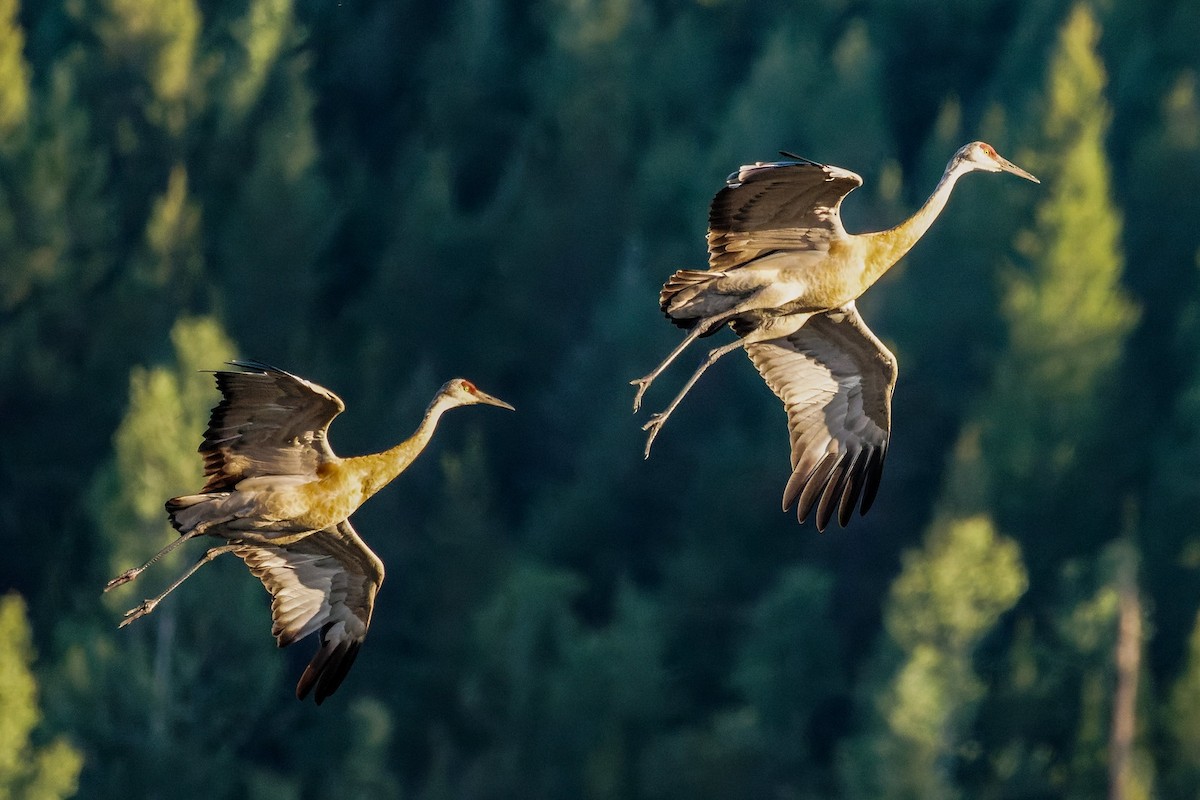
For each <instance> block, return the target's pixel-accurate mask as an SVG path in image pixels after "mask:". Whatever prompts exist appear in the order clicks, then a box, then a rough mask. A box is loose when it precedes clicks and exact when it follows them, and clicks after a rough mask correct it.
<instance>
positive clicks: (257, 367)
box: [217, 358, 286, 375]
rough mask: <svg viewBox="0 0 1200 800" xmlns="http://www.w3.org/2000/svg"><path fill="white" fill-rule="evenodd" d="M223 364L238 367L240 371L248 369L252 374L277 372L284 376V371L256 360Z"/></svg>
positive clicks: (242, 360) (236, 360)
mask: <svg viewBox="0 0 1200 800" xmlns="http://www.w3.org/2000/svg"><path fill="white" fill-rule="evenodd" d="M225 363H226V364H228V365H229V366H231V367H239V368H240V369H248V370H252V371H254V372H279V373H284V374H286V370H282V369H280V368H279V367H273V366H271V365H270V364H268V363H267V362H265V361H259V360H258V359H254V358H245V359H243V358H235V359H233V360H231V361H226V362H225ZM217 374H218V375H220V374H221V373H219V372H218V373H217Z"/></svg>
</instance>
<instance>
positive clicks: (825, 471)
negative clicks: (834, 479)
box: [796, 453, 837, 530]
mask: <svg viewBox="0 0 1200 800" xmlns="http://www.w3.org/2000/svg"><path fill="white" fill-rule="evenodd" d="M836 459H837V454H836V453H826V454H825V457H824V458H822V459H821V461H820V463H818V464H817V466H816V467H815V468H814V469H813V471H812V474H811V475H810V476H809V478H808V482H807V483H806V484H805V486H804V491H802V492H801V493H800V499H799V501H797V504H796V518H797V519H799V520H800V522H804V520H806V519H808V515H809V513H810V512H811V511H812V510H813V506H814V505H815V504H816V502H817V498H818V497H820V495H821V490H822V489H824V488H825V484H826V483H828V482H829V475H830V473H831V472H833V467H834V465H835V464H836V463H837V461H836ZM817 530H822V528H821V526H820V525H819V524H818V525H817Z"/></svg>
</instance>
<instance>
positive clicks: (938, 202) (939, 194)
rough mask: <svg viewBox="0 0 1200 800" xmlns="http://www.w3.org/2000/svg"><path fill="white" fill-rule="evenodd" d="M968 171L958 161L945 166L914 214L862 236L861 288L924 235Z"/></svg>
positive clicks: (872, 280)
mask: <svg viewBox="0 0 1200 800" xmlns="http://www.w3.org/2000/svg"><path fill="white" fill-rule="evenodd" d="M970 171H971V170H970V167H965V168H964V166H963V165H962V164H961V163H960V162H957V161H951V162H950V163H949V164H948V165H946V171H945V172H944V173H942V179H941V180H940V181H938V185H937V186H936V187H935V188H934V190H933V194H931V195H929V199H928V200H926V201H925V204H924V205H923V206H921V207H920V208H919V209H917V213H915V214H913V215H912V216H911V217H909V218H908V219H906V220H905V221H904V222H901V223H900V224H899V225H897V226H896V227H894V228H889V229H888V230H886V231H879V232H877V233H870V234H867V235H866V238H867V241H868V251H867V258H866V274H865V275H864V279H865V281H864V288H866V287H867V286H870V285H871V284H873V283H875V281H877V280H879V278H880V276H882V275H883V273H885V272H887V271H888V270H889V269H891V267H892V265H893V264H895V263H896V262H897V261H899V260H900V259H901V258H903V257H904V254H905V253H907V252H908V251H909V250H910V249H912V246H913V245H914V244H916V243H917V241H918V240H919V239H920V238H921V237H922V236H924V235H925V232H926V231H928V230H929V226H931V225H932V224H933V221H934V220H935V219H937V218H938V214H941V213H942V209H943V208H945V207H946V201H947V200H949V199H950V193H951V192H952V191H953V190H954V184H955V183H956V182H957V181H958V179H959V178H961V177H962V176H963V175H965V174H966V173H968V172H970Z"/></svg>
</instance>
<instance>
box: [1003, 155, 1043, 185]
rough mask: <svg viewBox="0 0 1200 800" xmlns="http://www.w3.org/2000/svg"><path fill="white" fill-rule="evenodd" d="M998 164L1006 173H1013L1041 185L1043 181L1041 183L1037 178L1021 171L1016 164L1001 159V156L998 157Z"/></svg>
mask: <svg viewBox="0 0 1200 800" xmlns="http://www.w3.org/2000/svg"><path fill="white" fill-rule="evenodd" d="M996 164H997V165H999V167H1000V169H1002V170H1004V171H1005V172H1011V173H1012V174H1013V175H1018V176H1020V177H1022V178H1024V179H1025V180H1027V181H1033V182H1034V183H1041V181H1039V180H1038V179H1037V178H1035V177H1033V175H1032V174H1030V173H1028V172H1026V171H1025V170H1023V169H1021V168H1020V167H1018V166H1017V165H1016V164H1014V163H1012V162H1011V161H1009V160H1008V159H1006V158H1003V157H1001V156H1000V155H999V154H997V155H996Z"/></svg>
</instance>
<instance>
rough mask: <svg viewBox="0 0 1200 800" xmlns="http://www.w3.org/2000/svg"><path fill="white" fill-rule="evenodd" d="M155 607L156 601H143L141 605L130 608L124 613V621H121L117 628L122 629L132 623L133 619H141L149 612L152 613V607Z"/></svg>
mask: <svg viewBox="0 0 1200 800" xmlns="http://www.w3.org/2000/svg"><path fill="white" fill-rule="evenodd" d="M157 605H158V600H157V599H155V600H143V601H142V604H141V605H139V606H136V607H134V608H131V609H129V610H128V611H126V612H125V619H123V620H121V624H119V625H118V626H117V627H118V628H124V627H125V626H126V625H128V624H129V623H131V622H133V621H134V620H135V619H139V618H141V617H144V616H146V615H147V614H149V613H150V612H151V611H153V610H154V607H155V606H157Z"/></svg>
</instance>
